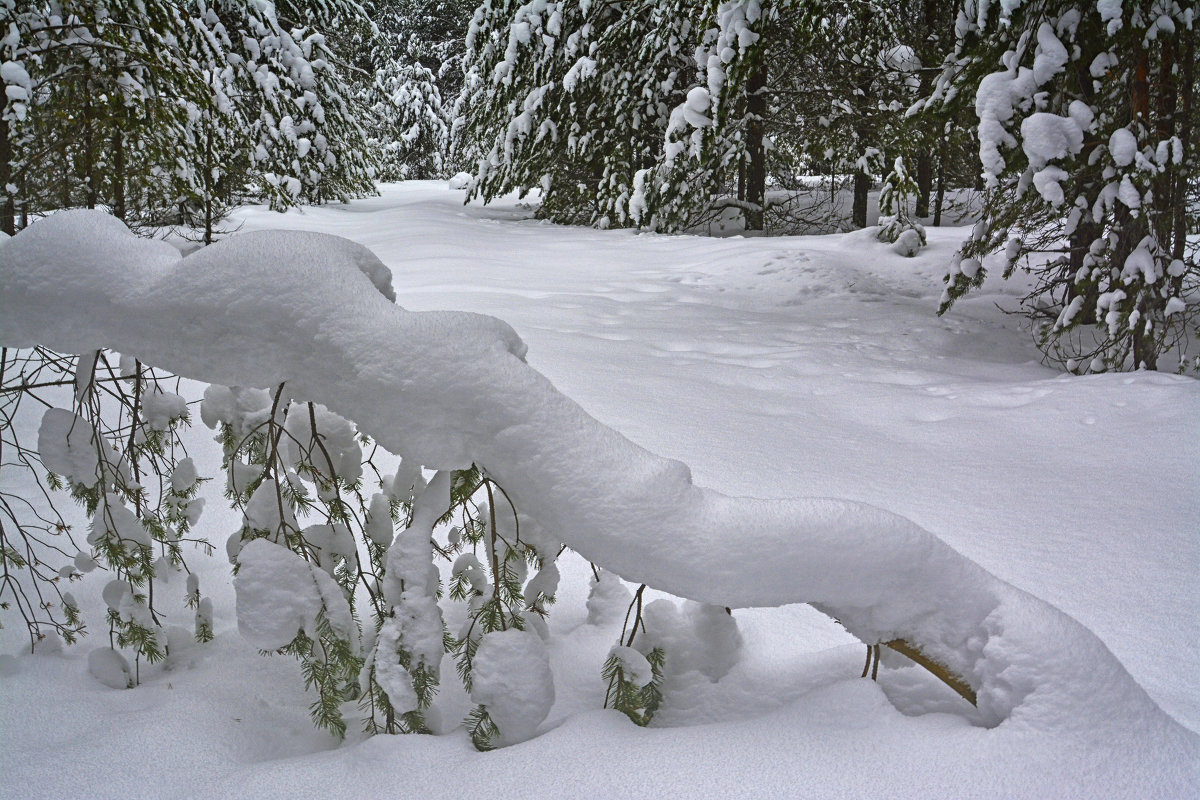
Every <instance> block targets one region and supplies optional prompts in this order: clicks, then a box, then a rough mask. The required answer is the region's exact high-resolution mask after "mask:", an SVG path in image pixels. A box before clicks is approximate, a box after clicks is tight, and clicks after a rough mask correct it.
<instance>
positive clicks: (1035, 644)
mask: <svg viewBox="0 0 1200 800" xmlns="http://www.w3.org/2000/svg"><path fill="white" fill-rule="evenodd" d="M377 262H378V259H375V257H374V256H373V255H371V254H370V252H369V251H368V250H366V248H363V247H361V246H360V245H357V244H355V243H352V242H349V241H347V240H343V239H340V238H339V237H334V236H324V235H318V234H312V233H300V232H290V231H278V232H270V233H265V232H264V233H258V234H247V235H242V236H234V237H230V238H229V239H226V240H224V241H222V242H220V243H218V244H215V245H212V246H210V247H207V248H204V249H202V250H200V251H198V252H196V253H193V254H192V255H189V256H187V257H186V258H181V257H180V256H179V255H178V253H176V252H175V251H174V250H173V249H172V248H170V247H169V246H167V245H164V244H163V243H161V242H153V241H147V240H144V239H139V238H137V237H135V236H133V235H132V234H131V233H130V232H129V231H128V230H127V229H126V228H125V227H124V226H123V225H122V224H121V223H120V222H118V221H117V220H115V219H114V218H112V217H110V216H108V215H106V214H103V213H102V212H97V211H83V210H80V211H67V212H60V213H57V214H54V215H52V216H51V217H49V218H47V219H45V220H42V221H40V222H38V223H36V224H34V225H32V226H31V227H29V228H28V229H26V230H24V231H22V232H21V233H20V234H18V235H17V236H15V237H13V238H12V239H10V240H7V241H4V242H3V243H0V285H3V287H4V290H3V293H2V294H0V319H3V320H4V323H3V327H2V328H0V344H3V345H4V346H13V347H23V346H30V345H33V344H35V343H37V344H42V345H45V346H48V347H51V348H54V349H57V350H61V351H65V352H86V351H89V350H95V349H97V348H100V347H108V348H112V349H114V350H117V351H119V352H121V353H125V354H131V355H135V356H137V357H138V358H140V359H141V360H142V361H144V362H146V363H148V364H152V365H154V366H159V367H162V368H165V369H168V370H171V371H173V372H176V373H179V374H181V375H184V376H187V377H190V378H194V379H198V380H204V381H211V382H215V383H221V384H225V385H240V386H263V385H277V384H279V383H281V382H285V381H286V382H287V384H288V386H289V388H290V389H291V391H292V392H293V393H294V395H295V396H296V397H302V398H305V399H310V400H313V401H316V402H319V403H322V404H324V405H326V406H328V407H329V408H330V409H331V410H333V411H335V412H336V413H338V414H342V415H344V416H346V417H348V418H351V419H354V420H356V421H357V422H358V423H359V425H360V426H361V428H362V429H363V430H364V431H366V432H368V433H369V434H371V435H372V436H374V437H376V439H377V440H378V441H379V442H380V443H381V444H382V445H383V446H384V447H386V448H388V449H389V450H391V451H393V452H395V453H398V454H400V455H401V456H402V457H403V458H404V459H405V460H408V459H413V460H414V461H415V463H423V464H425V465H426V466H428V467H430V468H434V469H439V470H448V469H455V468H465V467H467V466H469V465H470V464H472V463H476V464H478V465H480V466H481V467H483V468H484V469H486V471H487V473H488V475H489V476H491V477H493V478H494V479H495V480H496V481H497V482H498V483H499V484H500V485H502V486H504V487H505V489H506V491H507V492H508V494H509V495H510V496H511V497H512V498H513V500H514V501H515V503H516V505H517V506H518V507H519V508H520V509H521V510H522V512H523V513H528V514H529V515H530V516H531V517H532V518H533V519H536V520H537V521H538V523H539V524H540V525H541V526H542V527H544V528H545V529H547V530H548V531H553V532H554V533H555V535H556V536H557V537H558V538H559V539H560V540H561V541H562V542H564V543H566V544H567V545H569V546H570V547H572V548H573V549H575V550H577V551H578V552H579V553H580V554H581V555H583V556H584V557H585V558H588V559H590V560H592V561H594V562H596V563H597V564H600V565H602V566H604V567H605V568H606V569H609V570H612V571H613V572H615V573H617V574H619V575H621V576H622V577H624V578H626V579H628V580H631V581H635V582H645V583H647V584H650V585H651V586H654V587H656V588H659V589H663V590H666V591H668V592H671V593H673V594H676V595H679V596H682V597H686V598H690V599H693V600H697V601H700V602H703V603H709V604H713V605H719V606H732V607H744V606H771V605H781V604H785V603H794V602H808V603H812V604H813V605H815V606H816V607H818V608H820V609H821V610H822V611H824V612H825V613H827V614H829V615H831V616H833V617H835V618H836V619H837V620H839V621H840V622H841V623H842V624H843V625H845V626H846V628H847V629H849V630H850V631H851V632H852V633H854V634H855V635H857V636H859V637H860V638H861V639H862V640H863V641H865V642H880V641H890V640H893V639H905V640H906V641H908V642H910V643H912V644H913V645H915V646H916V647H918V648H919V649H920V650H921V652H922V653H923V654H924V655H925V656H927V657H929V658H931V659H934V660H936V661H938V662H940V663H941V664H943V665H945V666H946V667H948V668H949V669H951V670H952V671H954V672H956V673H958V674H959V675H961V676H963V677H964V678H965V679H966V680H967V682H968V683H969V684H970V685H971V687H972V688H973V689H974V690H975V691H976V693H977V697H978V704H979V708H980V710H981V712H982V714H983V716H984V719H985V720H986V721H988V722H990V723H992V724H999V723H1001V722H1004V723H1005V724H1006V725H1021V726H1026V727H1031V728H1054V729H1056V730H1062V729H1064V728H1071V729H1075V730H1078V731H1081V732H1082V731H1092V732H1094V731H1095V730H1097V729H1100V730H1102V729H1105V728H1109V727H1111V726H1112V725H1113V720H1117V719H1119V720H1121V724H1122V725H1123V726H1124V729H1126V730H1127V729H1128V726H1129V725H1130V724H1134V725H1135V726H1136V727H1139V728H1140V729H1142V730H1143V732H1144V733H1145V734H1147V735H1155V736H1163V735H1169V736H1172V737H1176V738H1180V737H1181V738H1182V739H1186V740H1189V741H1190V740H1192V739H1194V738H1195V737H1194V736H1193V735H1191V734H1188V733H1187V732H1186V731H1185V730H1184V729H1183V728H1182V727H1181V726H1179V725H1178V724H1177V723H1176V722H1175V721H1174V720H1173V719H1171V718H1170V717H1169V716H1168V715H1166V714H1165V713H1164V712H1162V711H1161V710H1160V709H1159V708H1158V707H1157V706H1156V705H1155V704H1154V702H1153V700H1151V699H1150V697H1149V696H1148V695H1147V694H1146V693H1145V692H1144V691H1143V690H1142V689H1141V687H1140V686H1138V685H1137V683H1136V682H1135V681H1134V680H1133V678H1132V677H1130V675H1129V674H1128V672H1126V670H1125V669H1124V667H1123V666H1122V665H1121V664H1120V663H1119V662H1118V661H1117V660H1116V658H1115V657H1114V656H1113V655H1112V653H1111V652H1109V650H1108V649H1107V647H1105V646H1104V644H1103V643H1102V642H1101V641H1100V640H1099V639H1098V638H1097V637H1096V636H1095V635H1094V634H1092V633H1091V632H1090V631H1089V630H1087V629H1086V628H1085V627H1083V626H1082V625H1080V624H1079V623H1078V622H1076V621H1075V620H1073V619H1071V618H1070V617H1068V616H1067V615H1065V614H1063V613H1062V612H1060V611H1058V610H1057V609H1055V608H1054V607H1052V606H1050V605H1049V604H1047V603H1045V602H1043V601H1041V600H1038V599H1037V598H1035V597H1033V596H1031V595H1029V594H1027V593H1025V592H1023V591H1021V590H1019V589H1017V588H1015V587H1013V586H1011V585H1009V584H1007V583H1005V582H1003V581H1001V580H999V579H998V578H996V577H995V576H993V575H991V574H990V573H988V572H986V571H985V570H984V569H983V568H982V567H980V566H979V565H977V564H975V563H974V562H972V561H970V560H968V559H966V558H965V557H963V556H962V555H960V554H959V553H957V552H956V551H954V550H953V549H952V548H950V547H949V546H948V545H947V544H945V543H944V542H942V541H941V540H940V539H938V538H937V537H935V536H933V535H932V534H930V533H928V532H927V531H925V530H923V529H922V528H920V527H918V526H917V525H915V524H914V523H912V522H911V521H909V520H907V519H904V518H902V517H899V516H897V515H895V514H892V513H889V512H887V511H884V510H881V509H878V508H874V507H871V506H868V505H865V504H862V503H855V502H850V501H845V500H837V499H823V498H799V499H789V500H761V499H755V498H745V497H729V496H726V495H723V494H721V493H719V492H716V491H713V490H709V489H703V488H700V487H697V486H695V485H694V484H693V483H692V480H691V474H690V471H689V469H688V467H687V466H686V465H685V464H683V463H681V462H678V461H672V460H669V459H665V458H662V457H660V456H657V455H655V454H653V453H650V452H648V451H647V450H645V449H643V448H641V447H639V446H638V445H636V444H634V443H633V442H630V441H629V440H628V439H626V438H625V437H623V436H622V435H621V434H619V433H618V432H616V431H614V430H612V429H610V428H607V427H606V426H604V425H602V424H601V423H599V422H598V421H596V420H595V419H593V418H592V417H590V416H589V415H588V414H587V413H586V412H585V411H584V410H583V409H582V408H580V407H579V406H578V405H577V404H575V403H574V402H573V401H571V400H570V399H569V398H567V397H566V396H564V395H562V394H561V393H560V392H558V391H557V390H556V389H555V388H554V387H553V386H552V385H551V384H550V382H549V381H548V380H547V379H546V378H545V377H543V376H542V375H541V374H540V373H538V372H536V371H535V370H533V369H532V368H530V367H529V366H527V365H526V364H525V363H524V361H523V357H524V354H525V346H524V344H523V343H522V342H521V340H520V339H519V337H518V336H517V335H516V333H515V332H514V331H513V330H512V328H511V327H509V326H508V325H506V324H505V323H503V322H501V321H499V320H496V319H494V318H491V317H485V316H482V315H477V314H467V313H455V312H425V313H414V312H408V311H405V310H404V309H402V308H400V307H398V306H396V305H394V304H392V303H391V302H389V301H388V299H386V298H385V297H384V296H383V294H381V292H380V291H379V290H378V289H377V288H376V286H375V285H372V283H371V281H370V280H369V279H368V278H367V277H366V274H367V273H369V272H370V270H368V269H366V268H365V266H364V265H370V264H372V263H377ZM68 287H69V288H68ZM665 542H670V546H664V543H665Z"/></svg>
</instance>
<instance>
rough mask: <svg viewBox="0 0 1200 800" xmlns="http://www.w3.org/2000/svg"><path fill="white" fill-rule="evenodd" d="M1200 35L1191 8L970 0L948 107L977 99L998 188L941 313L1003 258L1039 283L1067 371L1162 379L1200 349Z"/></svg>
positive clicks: (951, 71)
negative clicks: (1177, 352)
mask: <svg viewBox="0 0 1200 800" xmlns="http://www.w3.org/2000/svg"><path fill="white" fill-rule="evenodd" d="M1195 23H1196V21H1195V9H1194V8H1190V7H1188V6H1187V5H1186V4H1182V3H1178V2H1157V1H1153V2H1152V1H1151V0H1145V1H1144V2H1133V3H1128V4H1125V5H1123V6H1120V5H1114V4H1104V3H1101V4H1099V5H1096V4H1088V3H1082V2H1072V1H1071V0H1055V1H1054V2H1050V1H1049V0H1048V1H1047V2H1038V3H1024V4H1003V5H996V4H993V3H991V2H989V0H970V2H968V3H967V5H966V6H965V7H964V11H963V13H962V15H961V17H960V20H959V23H958V32H959V41H958V47H957V51H956V54H955V56H954V57H953V58H952V59H951V60H950V61H949V62H948V68H947V70H946V73H945V75H944V76H943V79H942V83H941V86H940V87H939V91H938V96H940V97H946V96H949V95H950V94H951V93H952V92H954V91H957V92H958V94H959V95H960V96H962V95H964V94H965V95H973V96H974V97H975V109H976V113H977V114H978V117H979V129H978V130H979V142H980V157H981V160H982V164H983V170H984V177H985V180H986V184H987V188H986V193H985V204H984V209H983V218H982V220H981V221H980V222H979V223H978V224H977V225H976V226H975V228H974V231H973V233H972V235H971V238H970V239H969V240H967V241H966V242H964V243H963V246H962V249H961V250H960V252H959V254H958V255H957V256H956V258H955V260H954V262H953V263H952V265H951V269H950V272H949V274H948V275H947V278H946V281H947V285H946V291H945V293H944V295H943V298H942V304H941V309H940V310H941V312H943V313H944V312H945V311H946V310H948V309H949V308H950V306H951V305H952V304H953V303H954V301H955V300H957V299H958V298H959V297H961V296H963V295H964V294H966V293H967V292H968V291H969V290H970V289H972V288H974V287H977V286H979V285H980V284H981V283H982V281H983V279H984V276H985V275H986V273H987V270H986V268H985V266H984V261H983V260H984V258H985V256H988V255H989V254H992V253H996V252H1002V253H1003V258H1004V268H1003V272H1004V275H1005V276H1006V277H1007V276H1009V275H1011V274H1012V273H1013V272H1014V271H1015V270H1016V269H1017V268H1018V266H1022V268H1023V269H1025V270H1026V271H1029V272H1031V273H1032V274H1033V276H1034V288H1033V290H1032V292H1031V293H1030V294H1029V295H1028V296H1027V297H1026V298H1025V300H1024V309H1025V313H1026V315H1027V316H1028V318H1029V319H1030V321H1031V323H1032V324H1033V326H1034V331H1035V334H1036V335H1037V338H1038V341H1039V344H1040V346H1041V347H1042V349H1043V352H1045V353H1046V355H1047V357H1048V358H1050V359H1051V360H1053V361H1055V362H1058V363H1061V364H1063V365H1064V366H1065V367H1066V368H1067V369H1068V370H1071V371H1076V370H1078V371H1092V372H1099V371H1104V370H1111V369H1137V368H1148V369H1155V368H1157V367H1158V365H1159V357H1160V356H1161V355H1162V354H1163V353H1164V352H1166V351H1167V350H1169V349H1171V348H1173V347H1175V346H1177V345H1180V346H1182V345H1183V344H1184V343H1185V342H1186V339H1187V335H1188V333H1187V331H1188V329H1189V327H1193V328H1194V325H1195V323H1194V321H1193V320H1194V318H1195V304H1194V303H1192V302H1189V300H1188V297H1189V296H1190V292H1191V291H1192V288H1193V287H1194V286H1195V285H1196V283H1197V279H1198V278H1200V267H1198V266H1197V261H1196V248H1195V244H1194V242H1193V243H1191V244H1189V242H1188V238H1187V237H1188V233H1189V232H1194V231H1195V230H1196V227H1197V214H1196V210H1195V209H1196V205H1195V203H1194V202H1189V200H1190V198H1194V197H1195V196H1196V192H1197V170H1196V158H1197V156H1196V152H1195V136H1196V134H1195V130H1196V127H1195V123H1196V116H1197V112H1196V108H1195V94H1196V75H1195V69H1196V39H1197V36H1198V32H1197V29H1196V24H1195ZM997 68H999V71H996V70H997Z"/></svg>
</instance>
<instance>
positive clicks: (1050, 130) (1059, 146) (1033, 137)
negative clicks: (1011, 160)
mask: <svg viewBox="0 0 1200 800" xmlns="http://www.w3.org/2000/svg"><path fill="white" fill-rule="evenodd" d="M1021 149H1022V150H1024V151H1025V155H1026V156H1028V158H1029V165H1030V166H1031V167H1033V168H1034V169H1041V168H1042V167H1044V166H1046V165H1047V164H1049V163H1050V162H1051V161H1058V160H1059V159H1063V158H1066V157H1067V156H1069V155H1076V154H1077V153H1079V151H1080V150H1082V149H1083V131H1082V130H1081V129H1080V127H1079V123H1078V122H1076V121H1075V119H1074V118H1072V117H1060V116H1059V115H1058V114H1050V113H1047V112H1045V111H1039V112H1037V113H1035V114H1030V115H1029V116H1028V117H1026V118H1025V119H1023V120H1021Z"/></svg>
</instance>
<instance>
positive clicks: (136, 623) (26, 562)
mask: <svg viewBox="0 0 1200 800" xmlns="http://www.w3.org/2000/svg"><path fill="white" fill-rule="evenodd" d="M0 375H2V376H3V391H2V392H0V428H2V429H3V431H4V434H3V436H4V440H3V446H4V448H5V449H10V452H12V454H13V458H12V459H11V460H9V459H7V458H6V460H5V463H4V468H5V469H6V470H20V471H23V472H25V473H26V474H27V476H28V479H30V480H31V481H32V482H33V485H37V486H40V487H42V490H43V492H45V493H46V497H47V498H49V499H50V500H51V505H50V514H51V516H50V517H49V518H47V517H45V516H43V515H42V514H40V513H39V512H37V511H35V509H34V507H33V506H31V505H30V504H29V503H28V502H27V501H25V500H23V499H21V497H20V496H19V495H17V494H14V493H13V492H12V490H10V489H3V490H0V499H3V502H2V503H0V523H2V525H0V530H3V547H2V548H0V560H2V562H3V567H4V575H5V578H4V579H3V581H2V582H0V598H2V599H3V602H4V603H5V608H8V607H15V608H16V610H17V612H18V613H19V614H20V615H21V617H22V619H23V621H24V623H25V625H26V627H27V629H28V632H29V638H30V647H31V648H32V649H35V650H36V649H37V648H39V647H43V648H51V649H53V648H56V647H58V646H59V638H60V637H61V639H62V640H65V641H66V642H67V643H68V644H70V643H73V642H75V641H76V640H77V639H78V637H79V636H81V635H83V634H84V633H86V631H85V629H84V625H83V621H82V618H81V617H80V610H79V603H78V601H77V599H76V598H75V596H74V595H73V594H72V593H71V592H69V591H64V590H63V588H62V587H63V585H64V584H67V583H70V582H71V581H74V580H76V579H78V578H80V577H81V576H82V575H83V574H84V573H87V572H91V571H92V570H95V569H97V568H99V569H103V570H106V571H108V573H109V574H110V576H111V577H110V579H109V580H108V582H107V583H106V585H105V586H104V589H103V592H102V594H103V601H104V604H105V608H106V621H107V624H108V629H109V634H110V636H111V640H112V643H113V645H114V646H115V647H118V648H125V649H127V650H128V651H129V652H130V654H131V655H132V657H133V660H134V667H133V668H132V669H129V670H127V671H128V672H129V674H130V680H131V681H133V682H136V681H137V679H138V675H137V665H138V664H140V662H141V660H142V659H145V660H146V661H147V662H149V663H155V662H158V661H161V660H163V659H164V658H165V657H166V656H167V637H166V631H165V629H164V628H163V626H162V624H161V619H160V615H161V614H162V605H163V602H164V601H163V596H164V592H165V589H164V587H165V585H166V584H167V583H168V581H169V579H170V577H171V575H172V574H174V573H178V572H186V571H187V563H186V560H185V547H186V546H188V545H192V546H194V547H199V548H200V549H202V550H209V549H211V548H210V546H209V544H208V542H207V540H205V539H203V538H198V537H196V536H195V535H194V534H193V533H192V530H193V528H194V527H195V525H196V524H197V522H198V520H199V516H200V513H201V510H202V509H203V506H204V501H203V500H201V499H199V498H197V496H196V495H197V492H198V490H199V487H200V482H201V480H202V479H201V478H200V477H199V476H198V475H197V473H196V470H195V467H194V465H193V463H192V460H191V459H190V458H188V456H187V450H186V448H185V447H184V445H183V442H182V440H181V439H180V432H181V430H182V429H184V428H186V427H187V426H188V425H189V424H190V414H189V411H188V408H187V405H186V403H185V402H184V399H183V398H182V397H181V396H180V395H179V394H177V391H178V389H179V385H178V381H177V379H175V378H173V377H172V376H170V375H167V374H165V373H162V372H159V371H156V370H151V369H149V368H147V367H146V366H145V365H143V364H141V363H140V362H138V361H136V360H135V359H134V358H132V357H126V356H117V355H116V354H114V353H111V352H109V351H105V350H98V351H92V352H88V353H84V354H82V355H80V356H67V355H63V354H60V353H55V352H51V351H49V350H45V349H42V348H33V349H29V350H20V349H7V348H6V349H5V350H4V351H3V364H2V365H0ZM33 403H37V404H40V405H41V406H43V407H45V410H44V411H42V412H40V413H41V421H40V425H39V426H38V435H37V442H36V444H35V443H33V442H28V441H22V440H21V439H20V438H19V434H18V431H19V430H21V428H22V424H19V423H18V417H20V416H23V415H27V414H30V413H37V412H36V411H35V410H34V409H31V408H29V406H30V405H31V404H33ZM60 492H61V493H66V494H68V495H69V496H70V498H71V499H72V500H74V501H75V502H77V503H79V504H80V505H81V506H82V507H83V510H84V513H85V515H86V516H87V518H88V520H89V525H88V532H87V536H86V539H85V540H84V541H83V542H80V541H78V540H77V539H76V538H75V535H74V534H73V533H72V531H71V527H70V526H69V525H68V524H67V523H66V522H65V520H64V518H63V516H62V515H61V514H60V513H59V512H58V511H57V510H56V509H55V507H54V505H55V501H56V500H57V498H58V497H60V494H59V493H60ZM63 561H66V564H65V565H62V566H55V562H58V563H59V564H62V562H63ZM184 600H185V602H186V604H187V605H188V606H189V607H191V608H193V609H194V610H195V625H194V627H195V633H196V638H197V639H199V640H202V641H203V640H205V639H208V638H211V636H212V628H211V605H210V604H209V601H208V599H207V598H204V597H202V596H201V594H200V587H199V582H198V581H197V580H196V578H195V576H194V575H189V576H188V580H187V591H186V595H185V597H184ZM10 604H11V606H10ZM118 658H119V660H120V663H126V662H125V659H124V658H123V657H118V656H104V655H93V661H94V662H95V663H96V664H99V665H101V666H99V667H97V669H98V670H99V671H101V672H102V673H103V674H104V675H106V676H111V675H113V674H115V673H114V672H113V670H112V669H110V668H109V667H111V666H112V665H113V664H116V663H118ZM104 665H108V666H104ZM118 682H119V681H118Z"/></svg>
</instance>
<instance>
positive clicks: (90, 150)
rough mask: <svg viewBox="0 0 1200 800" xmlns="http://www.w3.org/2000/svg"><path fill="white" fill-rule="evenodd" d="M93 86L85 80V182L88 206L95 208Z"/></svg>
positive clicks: (96, 197) (96, 195) (96, 196)
mask: <svg viewBox="0 0 1200 800" xmlns="http://www.w3.org/2000/svg"><path fill="white" fill-rule="evenodd" d="M94 122H95V120H93V119H92V87H91V83H90V81H88V80H87V78H84V80H83V165H82V166H83V183H84V192H85V195H84V196H85V198H86V205H87V207H88V208H95V207H96V202H97V200H98V199H99V195H98V193H97V191H96V151H95V142H94V140H93V136H92V132H93V126H94Z"/></svg>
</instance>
